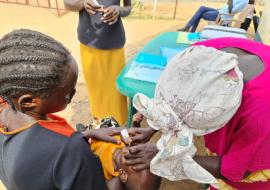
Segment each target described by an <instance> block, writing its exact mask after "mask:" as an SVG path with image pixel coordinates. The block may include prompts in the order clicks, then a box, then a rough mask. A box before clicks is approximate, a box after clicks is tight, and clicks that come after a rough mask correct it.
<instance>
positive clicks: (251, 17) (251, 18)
mask: <svg viewBox="0 0 270 190" xmlns="http://www.w3.org/2000/svg"><path fill="white" fill-rule="evenodd" d="M249 4H252V5H253V4H255V0H249ZM259 15H260V17H262V11H260V12H259ZM260 17H259V16H258V15H256V10H255V9H254V12H253V13H250V14H249V15H248V16H247V18H246V19H245V21H244V22H243V23H242V24H241V27H240V28H242V29H244V30H246V31H247V30H248V29H249V27H250V24H251V21H253V26H254V31H255V33H256V32H257V29H258V26H259V22H260Z"/></svg>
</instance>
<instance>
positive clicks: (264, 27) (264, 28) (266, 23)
mask: <svg viewBox="0 0 270 190" xmlns="http://www.w3.org/2000/svg"><path fill="white" fill-rule="evenodd" d="M258 34H259V36H260V38H261V40H262V42H263V43H265V44H268V45H270V0H267V1H265V7H264V9H263V15H262V18H261V21H260V24H259V29H258Z"/></svg>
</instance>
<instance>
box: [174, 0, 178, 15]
mask: <svg viewBox="0 0 270 190" xmlns="http://www.w3.org/2000/svg"><path fill="white" fill-rule="evenodd" d="M177 5H178V0H175V6H174V14H173V19H175V17H176V11H177Z"/></svg>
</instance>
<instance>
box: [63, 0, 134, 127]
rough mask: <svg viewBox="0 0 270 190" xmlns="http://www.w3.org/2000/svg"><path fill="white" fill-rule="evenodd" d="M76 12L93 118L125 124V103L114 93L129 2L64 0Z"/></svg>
mask: <svg viewBox="0 0 270 190" xmlns="http://www.w3.org/2000/svg"><path fill="white" fill-rule="evenodd" d="M64 3H65V7H66V8H67V9H69V10H71V11H79V25H78V39H79V41H80V50H81V63H82V68H83V73H84V77H85V80H86V83H87V87H88V93H89V101H90V107H91V112H92V114H93V116H94V117H97V118H104V117H108V116H113V117H114V118H115V119H116V120H117V121H118V122H119V123H120V124H124V123H125V122H126V121H127V99H126V97H125V96H123V95H121V94H120V93H119V92H118V91H117V89H116V78H117V76H118V75H119V73H120V71H121V70H122V68H123V67H124V65H125V50H124V44H125V41H126V39H125V30H124V27H123V24H122V21H121V17H125V16H128V15H129V14H130V12H131V0H123V6H120V0H64Z"/></svg>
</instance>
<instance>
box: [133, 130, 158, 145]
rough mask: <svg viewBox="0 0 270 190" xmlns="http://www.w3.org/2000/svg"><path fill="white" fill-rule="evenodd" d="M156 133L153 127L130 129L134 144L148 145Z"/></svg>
mask: <svg viewBox="0 0 270 190" xmlns="http://www.w3.org/2000/svg"><path fill="white" fill-rule="evenodd" d="M156 132H157V131H156V130H155V129H153V128H151V127H146V128H130V129H128V133H129V135H130V138H131V140H132V143H146V142H148V141H149V140H150V139H151V137H152V136H153V135H154V134H155V133H156Z"/></svg>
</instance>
